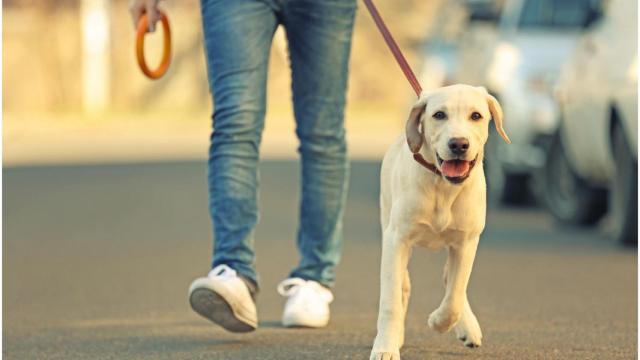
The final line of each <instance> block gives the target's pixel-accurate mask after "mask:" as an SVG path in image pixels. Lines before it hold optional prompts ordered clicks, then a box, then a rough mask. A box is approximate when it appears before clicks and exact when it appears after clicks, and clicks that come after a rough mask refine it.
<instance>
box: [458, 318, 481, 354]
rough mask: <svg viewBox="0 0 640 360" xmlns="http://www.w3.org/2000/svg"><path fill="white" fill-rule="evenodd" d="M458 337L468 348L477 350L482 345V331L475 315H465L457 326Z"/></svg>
mask: <svg viewBox="0 0 640 360" xmlns="http://www.w3.org/2000/svg"><path fill="white" fill-rule="evenodd" d="M455 330H456V337H457V338H458V339H459V340H461V341H462V342H463V343H464V346H466V347H468V348H477V347H480V345H482V330H480V324H478V320H477V319H476V317H475V316H474V315H473V314H463V315H462V318H460V321H459V322H458V323H457V324H456V326H455Z"/></svg>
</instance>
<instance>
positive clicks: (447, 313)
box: [428, 306, 460, 333]
mask: <svg viewBox="0 0 640 360" xmlns="http://www.w3.org/2000/svg"><path fill="white" fill-rule="evenodd" d="M458 320H460V312H459V311H453V310H451V309H450V308H446V307H445V308H443V307H442V306H440V307H439V308H437V309H436V310H435V311H434V312H432V313H431V315H429V321H428V324H429V327H430V328H431V329H433V330H435V331H437V332H441V333H445V332H447V331H449V330H451V328H452V327H453V326H454V325H455V324H456V323H457V322H458Z"/></svg>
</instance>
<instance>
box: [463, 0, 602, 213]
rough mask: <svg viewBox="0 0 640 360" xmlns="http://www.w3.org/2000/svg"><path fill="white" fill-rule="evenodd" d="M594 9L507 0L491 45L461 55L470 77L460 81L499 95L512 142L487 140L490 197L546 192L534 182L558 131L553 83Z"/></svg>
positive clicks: (518, 199)
mask: <svg viewBox="0 0 640 360" xmlns="http://www.w3.org/2000/svg"><path fill="white" fill-rule="evenodd" d="M591 8H592V3H591V0H562V1H555V0H506V2H505V4H504V8H503V10H502V14H501V17H500V23H499V27H498V34H497V36H496V38H495V40H494V43H493V44H486V45H482V46H475V50H474V51H473V52H466V53H465V54H464V55H463V56H462V57H461V59H460V61H459V63H460V67H461V68H463V69H467V73H469V74H470V75H468V76H463V75H461V77H460V80H461V81H462V82H467V83H472V84H477V85H485V86H486V87H487V88H488V90H489V91H490V92H491V93H492V94H493V95H495V96H496V97H497V98H498V100H499V101H500V104H502V108H503V110H504V118H505V130H506V132H507V134H509V137H510V138H511V140H512V143H511V144H510V145H507V144H501V143H500V142H498V141H493V139H496V138H497V137H490V140H489V143H488V144H487V179H488V185H489V196H490V199H492V200H500V201H503V202H507V203H522V202H526V201H528V200H529V199H531V193H532V190H533V193H534V194H535V195H539V194H541V192H540V191H539V190H538V191H536V190H537V189H540V186H539V182H536V181H531V180H532V179H536V180H537V179H538V178H537V177H533V176H532V175H533V174H536V173H537V172H539V171H540V169H541V168H542V166H543V165H544V163H545V158H546V151H547V147H548V143H549V139H550V138H551V136H552V135H553V134H554V133H555V131H556V129H557V118H558V116H557V112H558V109H557V107H556V103H555V101H554V98H553V88H554V86H555V84H556V82H557V79H558V77H559V74H560V72H561V68H562V64H564V63H565V62H566V60H567V59H568V57H569V56H570V55H571V54H572V53H573V49H574V47H575V45H576V43H577V41H578V38H579V36H580V33H581V31H582V29H583V27H584V24H585V23H586V22H587V21H588V18H589V14H590V13H591ZM479 48H484V52H485V54H483V53H482V52H481V51H479V50H478V49H479ZM463 49H464V47H463ZM487 59H488V61H487ZM474 67H476V68H480V69H481V70H482V71H477V69H476V70H475V71H472V70H470V69H473V68H474ZM473 74H481V75H482V76H473Z"/></svg>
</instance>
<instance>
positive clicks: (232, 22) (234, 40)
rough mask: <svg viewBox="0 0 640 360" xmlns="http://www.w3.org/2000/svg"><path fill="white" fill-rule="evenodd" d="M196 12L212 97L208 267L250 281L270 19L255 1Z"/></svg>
mask: <svg viewBox="0 0 640 360" xmlns="http://www.w3.org/2000/svg"><path fill="white" fill-rule="evenodd" d="M201 11H202V21H203V32H204V39H205V50H206V58H207V71H208V77H209V85H210V89H211V92H212V95H213V98H214V112H213V132H212V135H211V147H210V149H209V167H208V170H209V171H208V180H209V210H210V213H211V218H212V222H213V231H214V239H215V240H214V250H213V263H212V267H216V266H218V265H221V264H225V265H228V266H229V267H231V268H233V269H234V270H236V271H237V272H238V273H239V274H240V275H242V276H244V277H245V278H248V279H250V280H252V281H253V282H254V283H257V276H256V272H255V269H254V258H255V256H254V252H253V229H254V227H255V225H256V223H257V221H258V210H257V186H258V174H257V163H258V150H259V146H260V140H261V134H262V129H263V125H264V114H265V98H266V96H265V92H266V80H267V64H268V59H269V50H270V48H271V40H272V38H273V33H274V31H275V29H276V27H277V25H278V22H277V19H276V16H275V13H274V10H273V9H272V8H271V7H270V6H269V5H268V4H266V3H265V2H262V1H257V0H233V1H220V0H202V1H201Z"/></svg>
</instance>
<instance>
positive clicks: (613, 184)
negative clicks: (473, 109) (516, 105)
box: [544, 0, 638, 243]
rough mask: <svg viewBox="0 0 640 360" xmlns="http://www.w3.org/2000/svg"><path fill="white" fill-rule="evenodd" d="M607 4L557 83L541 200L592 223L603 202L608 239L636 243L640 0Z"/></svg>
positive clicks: (564, 216) (567, 217) (566, 218)
mask: <svg viewBox="0 0 640 360" xmlns="http://www.w3.org/2000/svg"><path fill="white" fill-rule="evenodd" d="M606 5H607V6H606V8H605V9H604V12H603V13H602V15H601V16H600V18H598V19H596V18H595V17H592V20H593V21H591V24H590V26H588V27H587V28H586V29H585V32H584V33H583V35H582V37H581V39H580V41H579V45H578V46H577V48H576V51H575V54H574V55H573V58H572V59H570V60H569V61H568V63H567V64H566V66H565V67H564V71H563V75H562V77H561V80H560V82H559V84H558V87H557V89H556V97H557V102H558V105H559V108H560V119H561V125H560V128H559V130H558V132H557V135H556V136H555V138H554V141H553V143H552V146H551V148H550V151H549V153H548V157H547V165H546V167H545V170H544V180H545V188H546V203H547V205H548V208H549V210H550V212H551V213H552V214H553V215H554V216H555V217H556V218H557V219H558V220H560V221H562V222H565V223H572V224H593V223H596V222H598V220H600V218H601V217H602V216H603V215H604V214H605V213H606V212H607V208H608V210H609V212H610V214H611V216H610V218H611V230H612V234H613V237H614V238H615V239H617V240H619V241H622V242H624V243H637V240H638V228H637V224H638V223H637V221H638V202H637V200H638V192H637V191H638V187H637V185H638V155H637V153H638V102H637V101H638V92H637V89H638V57H637V51H638V48H637V42H638V37H637V26H638V25H637V18H636V14H637V11H638V3H637V1H635V0H610V1H608V2H607V3H606ZM607 197H608V199H607ZM607 200H608V201H607Z"/></svg>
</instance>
